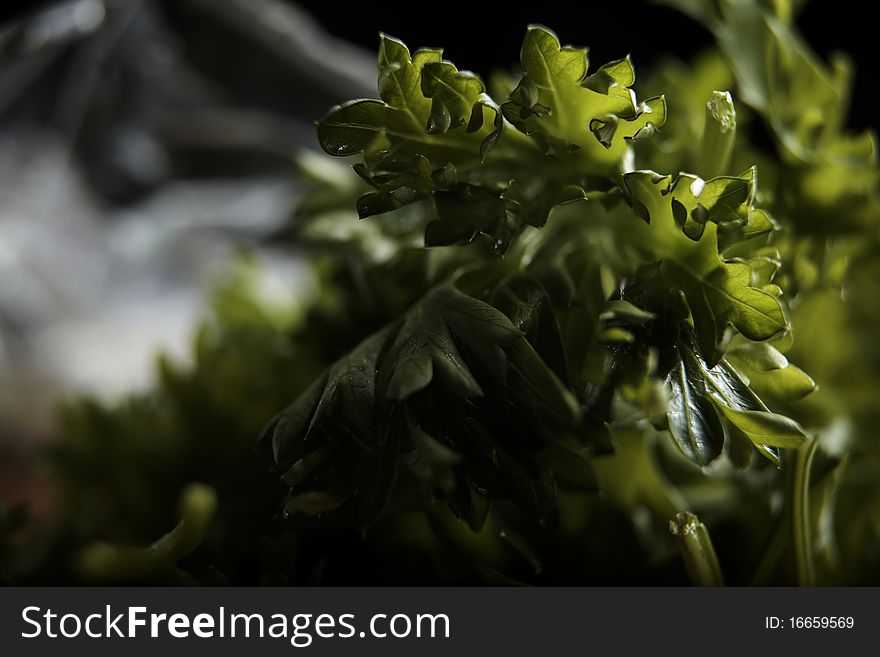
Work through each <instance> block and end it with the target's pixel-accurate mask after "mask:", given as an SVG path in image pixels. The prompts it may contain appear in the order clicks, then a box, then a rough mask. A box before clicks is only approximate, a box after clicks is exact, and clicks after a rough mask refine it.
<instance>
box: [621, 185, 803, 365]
mask: <svg viewBox="0 0 880 657" xmlns="http://www.w3.org/2000/svg"><path fill="white" fill-rule="evenodd" d="M624 184H625V186H626V189H627V191H628V193H629V195H630V198H631V201H632V204H633V209H634V210H635V211H636V212H637V213H638V214H639V215H640V216H642V217H643V218H645V219H646V221H647V222H648V224H647V226H646V227H643V228H641V229H640V231H641V235H639V236H636V239H637V241H639V242H640V243H642V244H643V248H644V249H645V250H646V251H647V252H648V253H649V254H650V258H651V259H654V260H662V261H663V268H664V270H665V271H667V272H668V273H669V275H670V276H671V277H672V278H673V280H675V281H676V283H677V284H678V285H679V286H680V288H681V289H682V290H683V291H684V293H685V295H686V297H687V302H688V305H689V306H690V308H691V312H692V313H693V316H694V322H695V325H696V328H697V335H698V340H699V344H700V347H701V350H702V352H703V353H705V354H713V353H716V350H715V345H717V344H719V343H720V340H721V338H722V335H723V332H724V328H725V325H726V324H728V323H729V324H732V325H733V326H734V327H735V328H736V329H737V330H738V331H739V332H740V333H742V334H743V335H744V336H746V337H747V338H749V339H751V340H767V339H770V338H772V337H775V336H777V335H780V334H782V333H784V332H786V331H787V330H788V328H789V325H788V320H787V317H786V314H785V311H784V309H783V306H782V303H781V302H780V300H779V299H778V298H777V297H776V296H775V295H773V294H771V293H769V292H767V291H765V290H764V289H761V288H758V287H754V285H753V282H752V281H753V278H754V277H753V271H752V267H751V266H750V264H749V263H748V262H745V261H740V260H732V259H731V260H725V259H722V257H721V255H720V254H719V247H718V230H717V225H716V223H715V221H719V220H720V221H730V218H731V217H742V216H748V215H749V213H750V208H749V201H750V199H751V198H753V196H754V192H753V185H754V179H753V176H752V175H747V176H743V177H740V178H738V179H730V178H715V179H713V180H711V181H708V182H706V183H703V182H702V181H701V180H699V179H695V178H694V177H688V176H682V177H680V178H678V179H677V180H675V181H672V180H671V179H670V178H669V177H668V176H665V177H664V176H660V175H659V174H656V173H654V172H649V171H636V172H633V173H629V174H626V175H625V176H624ZM676 204H677V205H676ZM676 208H680V209H678V210H677V209H676ZM699 208H703V211H704V212H705V214H706V219H705V220H703V223H704V225H703V228H702V231H701V232H700V233H699V235H697V234H696V233H692V234H690V235H689V234H687V232H686V229H687V226H688V224H687V223H685V224H684V226H682V213H685V214H686V215H690V216H693V214H694V212H696V211H697V210H698V209H699ZM710 358H711V360H712V361H713V362H714V361H716V360H717V356H710Z"/></svg>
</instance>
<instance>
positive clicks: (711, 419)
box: [666, 344, 724, 465]
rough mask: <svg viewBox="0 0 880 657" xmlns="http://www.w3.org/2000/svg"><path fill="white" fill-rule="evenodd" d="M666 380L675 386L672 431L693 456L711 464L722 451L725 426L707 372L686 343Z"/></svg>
mask: <svg viewBox="0 0 880 657" xmlns="http://www.w3.org/2000/svg"><path fill="white" fill-rule="evenodd" d="M666 383H667V384H668V385H669V386H670V388H671V393H670V395H669V407H668V410H667V413H666V416H667V418H668V419H669V431H670V433H671V434H672V437H673V438H674V439H675V442H676V444H677V445H678V446H679V448H681V450H682V452H684V454H685V455H686V456H687V457H688V458H689V459H691V460H692V461H694V462H696V463H699V464H700V465H707V464H708V463H710V462H711V461H713V460H714V459H715V458H716V457H718V455H719V454H721V450H722V448H723V446H724V428H723V426H722V425H721V419H720V418H719V417H718V412H717V411H716V408H715V405H714V404H713V403H712V400H711V399H710V397H709V395H708V393H707V390H706V371H705V369H704V367H703V366H702V364H701V363H700V361H699V359H698V357H697V355H696V354H695V353H694V352H693V350H692V349H691V348H689V347H688V346H687V345H686V344H679V346H678V349H677V360H676V362H675V365H674V367H673V369H672V371H671V372H670V373H669V375H668V376H667V378H666Z"/></svg>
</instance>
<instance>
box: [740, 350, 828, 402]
mask: <svg viewBox="0 0 880 657" xmlns="http://www.w3.org/2000/svg"><path fill="white" fill-rule="evenodd" d="M726 359H727V360H728V361H729V362H730V363H731V364H732V365H733V366H734V367H736V368H737V369H738V370H739V371H740V372H742V373H743V374H745V375H746V376H747V377H748V381H749V386H750V387H751V388H752V389H753V390H755V392H756V393H758V394H759V395H761V396H766V397H768V398H770V399H774V400H777V401H781V402H793V401H797V400H799V399H803V398H804V397H806V396H807V395H809V394H810V393H811V392H813V391H814V390H815V389H816V382H815V381H813V379H812V378H811V377H810V376H809V375H808V374H807V373H806V372H804V371H803V370H802V369H800V368H799V367H797V366H795V365H792V364H790V363H789V362H788V359H787V358H786V357H785V356H784V355H783V354H781V353H780V352H779V351H778V350H777V349H776V348H775V347H773V346H772V345H769V344H767V343H757V344H748V345H743V346H740V347H737V348H735V349H732V350H730V351H729V352H728V353H727V355H726Z"/></svg>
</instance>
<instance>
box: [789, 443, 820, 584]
mask: <svg viewBox="0 0 880 657" xmlns="http://www.w3.org/2000/svg"><path fill="white" fill-rule="evenodd" d="M818 446H819V441H818V440H816V439H815V438H814V439H813V440H811V441H810V442H808V443H806V444H804V445H801V446H800V447H798V448H797V450H796V451H795V456H794V471H793V472H792V475H791V478H790V482H791V483H790V486H789V508H790V509H791V514H790V519H791V520H790V522H791V527H790V529H791V541H792V547H793V548H794V563H795V572H796V577H797V584H798V586H815V583H816V582H815V567H814V563H813V542H812V540H813V539H812V523H811V522H810V471H811V469H812V467H813V457H814V456H815V455H816V449H817V448H818Z"/></svg>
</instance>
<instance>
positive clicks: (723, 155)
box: [697, 91, 736, 178]
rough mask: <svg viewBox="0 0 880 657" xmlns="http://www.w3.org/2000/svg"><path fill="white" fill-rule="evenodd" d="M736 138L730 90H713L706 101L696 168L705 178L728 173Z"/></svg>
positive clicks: (734, 112)
mask: <svg viewBox="0 0 880 657" xmlns="http://www.w3.org/2000/svg"><path fill="white" fill-rule="evenodd" d="M735 138H736V110H735V109H734V107H733V99H732V98H731V97H730V92H727V91H713V92H712V98H711V99H710V100H709V101H708V102H707V103H706V125H705V128H704V129H703V143H702V144H701V146H700V152H699V155H698V160H699V164H698V168H697V170H698V171H700V172H702V173H703V175H705V176H706V177H707V178H714V177H715V176H723V175H726V174H729V173H730V172H729V171H728V168H729V167H730V156H731V153H732V152H733V142H734V139H735Z"/></svg>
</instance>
